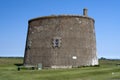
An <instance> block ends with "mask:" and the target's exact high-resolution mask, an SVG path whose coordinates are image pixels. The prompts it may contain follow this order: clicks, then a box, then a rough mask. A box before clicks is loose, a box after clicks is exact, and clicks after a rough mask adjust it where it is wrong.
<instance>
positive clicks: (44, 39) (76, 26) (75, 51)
mask: <svg viewBox="0 0 120 80" xmlns="http://www.w3.org/2000/svg"><path fill="white" fill-rule="evenodd" d="M94 22H95V21H94V19H92V18H90V17H88V15H87V9H83V15H82V16H79V15H58V16H55V15H54V16H45V17H38V18H34V19H31V20H29V22H28V34H27V39H26V48H25V56H24V65H37V64H42V65H43V68H46V67H48V68H71V67H78V66H90V65H92V66H94V65H98V59H97V55H96V38H95V29H94Z"/></svg>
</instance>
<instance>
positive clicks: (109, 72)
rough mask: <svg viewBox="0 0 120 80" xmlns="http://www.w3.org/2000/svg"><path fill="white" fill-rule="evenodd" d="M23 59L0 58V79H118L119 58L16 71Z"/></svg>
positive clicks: (119, 74) (119, 70)
mask: <svg viewBox="0 0 120 80" xmlns="http://www.w3.org/2000/svg"><path fill="white" fill-rule="evenodd" d="M22 62H23V59H17V58H0V80H120V66H117V65H116V64H118V63H120V61H119V60H100V67H82V68H72V69H56V70H54V69H44V70H21V71H17V66H16V64H22Z"/></svg>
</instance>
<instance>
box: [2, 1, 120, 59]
mask: <svg viewBox="0 0 120 80" xmlns="http://www.w3.org/2000/svg"><path fill="white" fill-rule="evenodd" d="M119 6H120V0H0V28H1V29H0V56H4V57H5V56H7V57H8V56H19V57H24V50H25V42H26V36H27V29H28V20H30V19H32V18H36V17H41V16H50V15H53V14H54V15H60V14H72V15H82V14H83V8H87V9H88V16H89V17H92V18H94V20H95V31H96V43H97V54H98V57H99V58H100V57H105V58H117V59H120V36H119V35H120V11H119V10H120V8H119Z"/></svg>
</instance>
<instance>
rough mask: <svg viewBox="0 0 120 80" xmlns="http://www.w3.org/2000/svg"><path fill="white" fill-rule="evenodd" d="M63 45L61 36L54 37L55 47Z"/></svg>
mask: <svg viewBox="0 0 120 80" xmlns="http://www.w3.org/2000/svg"><path fill="white" fill-rule="evenodd" d="M60 46H61V38H60V37H54V38H53V47H60Z"/></svg>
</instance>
